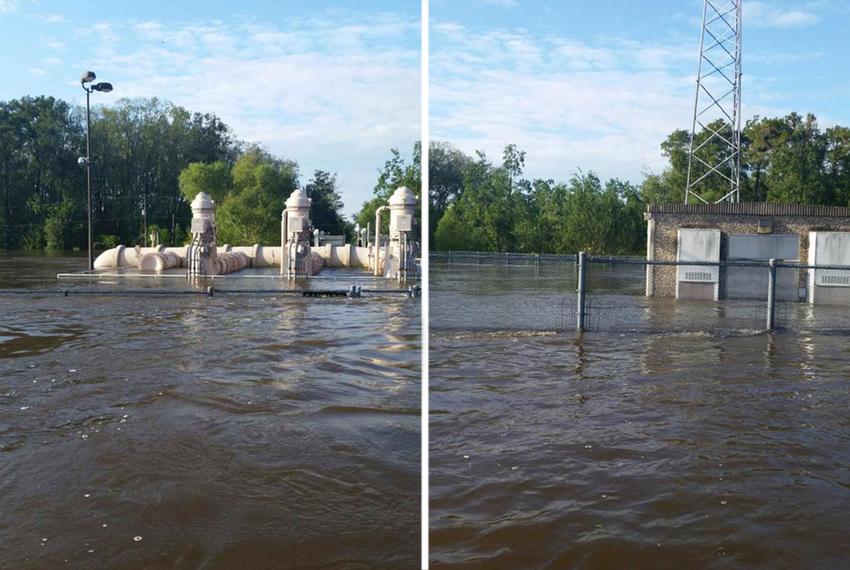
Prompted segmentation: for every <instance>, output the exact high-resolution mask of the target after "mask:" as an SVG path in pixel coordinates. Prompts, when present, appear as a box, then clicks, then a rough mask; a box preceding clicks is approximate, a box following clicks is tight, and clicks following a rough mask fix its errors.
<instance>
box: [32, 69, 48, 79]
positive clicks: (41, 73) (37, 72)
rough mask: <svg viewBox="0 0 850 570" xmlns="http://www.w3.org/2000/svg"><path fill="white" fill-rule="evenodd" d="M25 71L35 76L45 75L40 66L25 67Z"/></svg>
mask: <svg viewBox="0 0 850 570" xmlns="http://www.w3.org/2000/svg"><path fill="white" fill-rule="evenodd" d="M27 71H28V72H29V73H31V74H32V75H35V76H37V77H44V76H45V75H47V72H46V71H44V70H43V69H41V68H40V67H30V68H29V69H27Z"/></svg>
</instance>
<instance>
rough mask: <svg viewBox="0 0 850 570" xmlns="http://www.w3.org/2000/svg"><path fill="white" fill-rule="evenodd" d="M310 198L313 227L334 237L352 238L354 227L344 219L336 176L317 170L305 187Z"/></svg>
mask: <svg viewBox="0 0 850 570" xmlns="http://www.w3.org/2000/svg"><path fill="white" fill-rule="evenodd" d="M304 189H305V191H306V192H307V196H309V197H310V200H312V203H311V204H310V219H311V220H312V222H313V226H314V227H316V228H318V229H320V230H321V231H323V232H325V233H329V234H333V235H345V236H350V235H351V232H352V230H353V225H352V224H351V223H350V222H347V221H346V220H345V218H344V217H343V215H342V213H341V210H342V208H343V206H344V204H343V202H342V196H340V195H339V192H337V189H336V174H330V173H328V172H325V171H324V170H316V171H315V172H314V173H313V178H312V179H311V180H310V181H309V182H308V183H307V185H306V186H305V187H304Z"/></svg>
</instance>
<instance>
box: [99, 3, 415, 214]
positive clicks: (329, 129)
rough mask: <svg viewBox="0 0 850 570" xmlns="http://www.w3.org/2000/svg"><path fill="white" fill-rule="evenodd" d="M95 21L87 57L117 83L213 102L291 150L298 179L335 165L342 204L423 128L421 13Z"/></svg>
mask: <svg viewBox="0 0 850 570" xmlns="http://www.w3.org/2000/svg"><path fill="white" fill-rule="evenodd" d="M99 26H100V28H99V32H98V34H97V36H98V38H99V40H98V44H97V45H98V47H97V51H96V54H95V57H94V59H93V60H92V61H90V62H87V63H86V66H88V67H90V68H92V69H97V73H98V77H103V78H104V80H106V81H110V82H112V83H113V84H114V85H115V91H114V95H118V96H121V97H154V96H155V97H159V98H161V99H167V100H170V101H173V102H174V103H175V104H178V105H181V106H184V107H186V108H187V109H189V110H191V111H197V112H210V113H215V114H216V115H218V116H219V117H221V118H222V120H224V121H225V122H226V123H227V124H228V125H230V126H231V127H233V129H234V131H235V134H236V135H237V136H238V137H239V138H241V139H244V140H247V141H251V142H259V143H262V144H264V145H266V146H267V147H268V148H269V149H270V150H271V151H272V152H274V153H276V154H279V155H281V156H285V157H286V158H290V159H294V160H296V161H297V162H298V163H299V165H300V167H301V174H302V182H306V181H307V179H308V178H309V177H310V176H311V175H312V173H313V170H315V169H323V170H330V171H336V172H338V174H339V176H338V181H339V182H340V185H341V193H342V195H343V199H344V200H345V204H346V212H347V213H353V212H355V211H357V210H358V209H359V207H360V205H361V203H362V202H363V201H365V200H367V199H369V198H370V197H371V190H372V187H373V186H374V184H375V182H376V179H377V170H378V168H380V167H381V166H382V165H383V162H384V161H385V160H386V159H387V158H388V157H389V150H390V148H392V147H398V148H399V149H400V150H401V151H402V152H403V153H404V154H405V155H408V154H409V153H410V151H411V149H412V146H413V143H414V141H416V140H418V139H419V108H420V104H419V73H420V70H419V51H418V33H419V25H418V19H412V18H411V19H408V18H405V17H402V16H399V15H393V14H381V15H373V16H363V17H357V18H354V19H348V20H340V19H339V18H337V19H335V20H333V21H332V20H323V19H311V20H307V21H299V22H297V23H290V25H289V26H288V27H286V28H282V27H279V26H275V25H271V24H266V23H256V22H242V23H223V22H215V21H209V22H194V23H186V24H183V25H173V24H169V25H168V26H165V25H163V24H162V23H160V22H156V21H146V22H129V23H124V24H119V23H115V22H110V23H109V24H108V25H107V23H101V24H99ZM104 34H105V35H104ZM114 36H120V37H122V38H124V40H125V41H121V42H120V43H119V42H116V41H113V40H112V39H110V37H114Z"/></svg>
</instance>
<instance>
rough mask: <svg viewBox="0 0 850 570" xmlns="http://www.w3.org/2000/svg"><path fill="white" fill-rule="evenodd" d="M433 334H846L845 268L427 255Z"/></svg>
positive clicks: (848, 282) (849, 302) (849, 270)
mask: <svg viewBox="0 0 850 570" xmlns="http://www.w3.org/2000/svg"><path fill="white" fill-rule="evenodd" d="M430 291H431V297H430V311H431V327H432V329H434V330H458V331H459V330H488V331H497V330H504V331H553V332H566V331H610V332H711V333H730V334H746V333H757V332H762V331H766V330H772V329H776V328H790V329H809V330H824V329H830V330H836V329H837V330H842V331H845V330H850V267H846V266H826V265H818V266H811V265H807V264H801V263H797V262H790V261H782V260H735V261H724V262H718V263H709V262H680V261H648V260H646V259H644V258H637V257H613V256H591V255H585V254H577V255H543V254H541V255H534V254H517V253H507V254H506V253H486V252H435V253H432V254H431V256H430Z"/></svg>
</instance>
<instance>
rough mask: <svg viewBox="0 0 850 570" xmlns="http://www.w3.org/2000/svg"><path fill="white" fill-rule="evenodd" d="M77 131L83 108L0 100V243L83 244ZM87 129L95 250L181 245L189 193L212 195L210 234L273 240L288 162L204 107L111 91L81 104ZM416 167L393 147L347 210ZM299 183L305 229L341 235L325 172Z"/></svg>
mask: <svg viewBox="0 0 850 570" xmlns="http://www.w3.org/2000/svg"><path fill="white" fill-rule="evenodd" d="M85 134H86V133H85V109H80V108H79V107H76V106H73V105H70V104H69V103H67V102H65V101H63V100H61V99H56V98H53V97H48V96H39V97H22V98H19V99H14V100H11V101H0V249H5V250H13V249H30V250H39V249H57V250H67V249H74V248H80V249H84V248H85V247H86V243H87V223H86V219H87V218H86V205H87V196H86V171H85V167H84V166H81V165H79V164H78V163H77V159H78V157H80V156H84V155H85ZM91 137H92V156H91V161H92V188H93V200H92V202H93V206H92V211H93V219H94V222H93V233H94V236H95V242H96V247H98V248H107V247H112V246H114V245H116V244H118V243H124V244H136V243H144V242H145V237H146V236H145V231H144V230H145V228H147V230H148V231H147V233H148V234H151V233H155V234H156V235H157V239H158V240H159V242H160V243H162V244H167V245H179V244H182V243H186V240H187V238H188V228H189V223H190V220H191V210H190V208H189V203H190V202H191V200H192V198H193V197H194V195H195V194H196V193H197V192H199V191H206V192H208V193H210V194H211V195H212V197H213V199H214V200H215V201H216V203H217V223H218V229H219V236H218V237H219V241H221V242H222V243H234V244H236V243H238V244H252V243H277V242H279V240H280V212H281V210H283V208H284V203H285V201H286V199H287V198H288V197H289V195H290V194H291V193H292V191H293V190H295V189H296V188H297V187H298V186H299V184H300V182H299V180H300V173H299V170H298V164H297V163H296V162H295V161H292V160H288V159H285V158H281V157H276V156H274V155H272V154H271V153H269V152H268V151H266V150H265V149H263V148H262V147H260V146H258V145H254V144H247V143H245V142H244V141H241V140H239V139H237V138H236V137H235V136H234V134H233V132H232V130H231V129H230V127H228V126H227V125H226V124H225V123H224V122H222V121H221V120H220V119H219V118H218V117H216V116H215V115H213V114H209V113H197V112H191V111H189V110H187V109H185V108H183V107H180V106H177V105H173V104H171V103H169V102H166V101H161V100H159V99H156V98H150V99H147V98H139V99H121V100H118V101H117V102H115V103H114V104H112V105H109V106H101V107H95V108H93V109H92V123H91ZM417 148H418V147H417ZM418 164H419V162H418V159H416V158H415V159H414V163H413V164H407V163H406V162H405V160H404V159H403V158H402V157H401V154H400V153H399V152H398V151H397V150H393V151H392V158H391V159H390V160H389V161H388V162H387V164H385V165H384V168H383V169H380V170H379V172H378V176H377V178H378V180H377V184H376V186H375V189H374V194H375V199H373V200H371V201H369V202H367V203H366V204H364V212H366V213H365V214H362V215H361V216H359V217H358V219H359V218H360V217H363V218H364V219H366V218H367V217H368V212H369V210H370V209H371V212H372V213H374V208H376V207H377V205H376V204H377V201H379V200H380V199H381V198H383V197H384V195H385V194H386V195H387V196H388V195H389V193H390V189H391V186H392V185H393V184H396V183H399V182H409V185H412V184H417V181H418V174H417V172H418V168H419V167H418ZM304 188H305V190H306V191H307V193H308V196H310V198H311V199H312V200H313V204H312V208H311V217H312V220H313V224H314V226H315V227H317V228H319V229H321V230H322V231H324V232H326V233H331V234H346V235H348V234H350V233H351V231H352V229H353V223H352V222H351V221H349V220H346V219H345V218H344V216H343V215H342V213H341V210H342V208H343V202H342V199H341V197H340V195H339V192H338V189H337V180H336V175H335V174H333V173H331V172H330V171H324V170H317V171H315V172H314V173H313V175H312V177H310V178H309V180H308V181H307V182H306V183H305V184H304ZM415 188H416V190H417V191H418V186H416V187H415ZM393 189H394V188H393ZM373 202H374V203H375V204H372V203H373Z"/></svg>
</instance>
